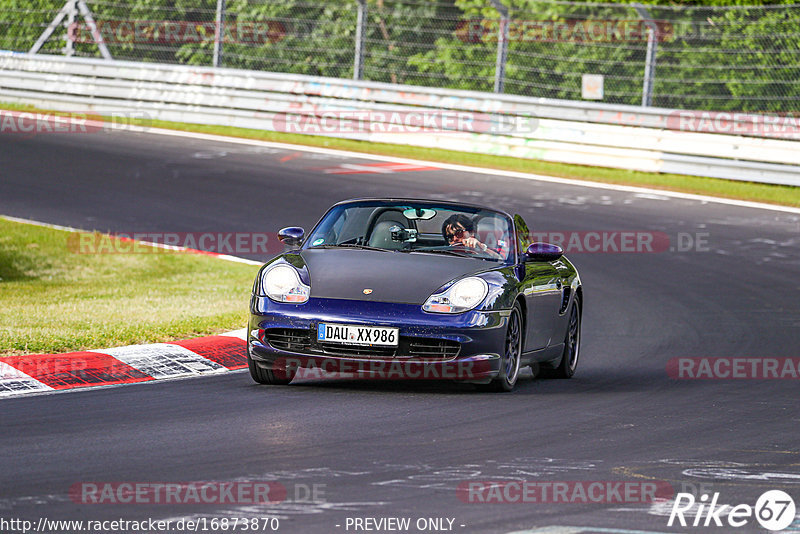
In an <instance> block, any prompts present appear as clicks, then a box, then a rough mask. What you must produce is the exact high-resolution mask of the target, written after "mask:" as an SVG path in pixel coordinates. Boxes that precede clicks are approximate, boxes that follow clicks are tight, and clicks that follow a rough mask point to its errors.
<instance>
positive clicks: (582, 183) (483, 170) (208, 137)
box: [113, 125, 800, 214]
mask: <svg viewBox="0 0 800 534" xmlns="http://www.w3.org/2000/svg"><path fill="white" fill-rule="evenodd" d="M113 128H114V129H119V130H124V131H128V132H137V133H152V134H156V135H169V136H173V137H186V138H189V139H200V140H205V141H217V142H221V143H233V144H240V145H250V146H262V147H269V148H280V149H286V150H295V151H300V152H313V153H317V154H329V155H337V156H346V157H354V158H361V159H369V160H375V161H389V162H395V163H408V164H413V165H423V166H429V167H437V168H439V169H447V170H452V171H460V172H469V173H474V174H495V175H498V176H506V177H510V178H522V179H525V180H537V181H541V182H551V183H557V184H564V185H573V186H577V187H591V188H595V189H606V190H611V191H623V192H627V193H646V194H655V195H661V196H665V197H669V198H677V199H683V200H695V201H699V202H714V203H717V204H726V205H729V206H737V207H742V208H755V209H764V210H772V211H780V212H784V213H794V214H800V208H795V207H792V206H780V205H776V204H765V203H763V202H754V201H750V200H735V199H730V198H722V197H714V196H707V195H697V194H693V193H681V192H678V191H668V190H664V189H651V188H647V187H638V186H632V185H619V184H607V183H603V182H590V181H586V180H575V179H571V178H559V177H556V176H546V175H543V174H532V173H525V172H518V171H504V170H498V169H491V168H487V167H471V166H468V165H457V164H453V163H440V162H437V161H426V160H418V159H408V158H398V157H394V156H381V155H376V154H367V153H364V152H353V151H349V150H337V149H333V148H322V147H313V146H308V145H293V144H290V143H278V142H274V141H260V140H257V139H246V138H240V137H229V136H224V135H215V134H205V133H198V132H186V131H182V130H169V129H165V128H145V127H139V128H137V129H132V128H131V127H130V126H124V127H123V126H119V125H114V126H113Z"/></svg>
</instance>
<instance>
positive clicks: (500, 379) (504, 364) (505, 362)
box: [485, 303, 522, 391]
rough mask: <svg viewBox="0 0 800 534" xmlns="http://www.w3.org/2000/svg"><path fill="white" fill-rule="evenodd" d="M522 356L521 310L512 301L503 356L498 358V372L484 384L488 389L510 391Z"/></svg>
mask: <svg viewBox="0 0 800 534" xmlns="http://www.w3.org/2000/svg"><path fill="white" fill-rule="evenodd" d="M521 356H522V310H521V309H520V306H519V303H514V308H512V310H511V315H509V316H508V326H507V327H506V339H505V344H504V350H503V356H502V358H500V374H499V375H498V376H497V378H495V379H494V380H492V381H491V382H490V383H489V384H487V385H486V388H485V389H488V390H490V391H511V390H512V389H514V385H515V384H516V383H517V378H518V377H519V362H520V357H521Z"/></svg>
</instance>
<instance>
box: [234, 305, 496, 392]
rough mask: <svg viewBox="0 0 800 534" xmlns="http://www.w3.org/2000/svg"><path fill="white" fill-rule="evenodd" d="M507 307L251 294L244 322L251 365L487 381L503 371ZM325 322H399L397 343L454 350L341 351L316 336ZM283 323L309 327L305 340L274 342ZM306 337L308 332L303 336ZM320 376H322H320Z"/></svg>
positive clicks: (392, 324) (290, 370)
mask: <svg viewBox="0 0 800 534" xmlns="http://www.w3.org/2000/svg"><path fill="white" fill-rule="evenodd" d="M509 313H510V312H509V311H479V310H472V311H469V312H465V313H462V314H453V315H449V314H435V313H428V312H424V311H423V310H422V309H421V307H420V306H418V305H414V304H396V303H386V302H369V301H354V300H341V299H321V298H311V299H309V301H308V302H306V303H305V304H288V303H276V302H273V301H271V300H270V299H268V298H266V297H253V298H252V300H251V306H250V321H249V328H248V332H249V334H248V355H249V357H250V358H251V359H252V360H253V362H254V364H255V365H258V366H259V367H261V368H264V369H270V370H272V371H273V372H276V373H282V372H286V373H288V374H290V375H293V374H294V373H293V371H295V370H297V369H299V368H305V369H314V370H318V371H324V372H325V373H344V374H347V375H349V376H352V375H355V376H360V377H372V378H385V379H403V378H407V379H426V378H427V379H454V380H462V381H467V382H476V383H485V382H488V381H490V380H491V379H493V378H495V377H496V376H497V375H498V373H499V372H500V353H501V351H502V350H503V349H504V346H505V326H506V322H507V317H508V315H509ZM322 322H326V323H328V322H330V323H338V324H351V325H365V326H387V327H396V328H399V334H400V345H401V347H407V346H408V344H409V343H410V342H423V341H424V342H433V343H435V342H437V340H438V341H440V342H441V343H446V344H448V345H450V346H451V347H456V346H457V353H455V354H454V355H453V354H446V355H444V354H442V355H439V356H431V355H427V356H425V357H421V356H419V355H414V354H408V353H404V352H403V349H402V348H398V349H397V352H396V353H395V354H390V355H387V353H386V350H385V349H384V350H382V349H381V348H376V349H375V352H374V353H372V352H371V349H370V348H364V347H360V349H361V348H364V349H365V350H358V351H356V352H358V354H340V353H337V351H336V348H335V347H334V348H333V349H331V347H330V346H328V347H323V346H322V345H321V344H320V343H318V342H317V340H316V330H317V325H318V324H319V323H322ZM276 329H287V331H288V330H291V331H293V332H299V333H301V334H302V333H303V332H307V333H308V336H309V337H308V343H307V344H306V343H305V342H304V343H302V344H301V346H300V345H298V344H294V345H289V346H288V347H289V348H288V350H287V348H286V347H283V348H279V347H276V346H274V342H273V344H271V343H270V340H271V339H273V338H272V337H270V335H269V334H270V332H275V331H276ZM304 339H305V338H304ZM321 376H322V375H321Z"/></svg>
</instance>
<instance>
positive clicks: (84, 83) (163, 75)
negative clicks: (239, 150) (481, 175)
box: [0, 53, 800, 186]
mask: <svg viewBox="0 0 800 534" xmlns="http://www.w3.org/2000/svg"><path fill="white" fill-rule="evenodd" d="M0 101H5V102H17V103H28V104H33V105H36V106H39V107H43V108H50V109H58V110H60V111H81V112H88V111H91V112H97V113H99V114H112V113H115V112H116V113H130V112H142V113H145V114H147V116H148V117H150V118H155V119H161V120H167V121H182V122H189V123H199V124H215V125H225V126H238V127H244V128H256V129H262V130H277V131H289V132H298V133H313V134H315V135H329V136H334V137H344V138H350V139H361V140H365V141H372V142H384V143H398V144H408V145H416V146H426V147H437V148H444V149H452V150H458V151H465V152H477V153H485V154H498V155H508V156H514V157H520V158H531V159H541V160H546V161H554V162H563V163H577V164H583V165H593V166H602V167H613V168H622V169H631V170H641V171H649V172H663V173H675V174H687V175H696V176H708V177H716V178H727V179H734V180H746V181H754V182H764V183H773V184H786V185H795V186H797V185H800V121H798V120H796V119H793V118H792V117H784V118H781V117H767V116H759V115H752V114H735V113H728V114H724V113H719V112H716V113H710V112H709V113H705V112H691V111H679V110H669V109H660V108H640V107H635V106H621V105H609V104H599V103H586V102H579V101H566V100H552V99H544V98H530V97H520V96H509V95H498V94H492V93H479V92H471V91H456V90H448V89H436V88H426V87H416V86H398V85H392V84H383V83H374V82H362V81H352V80H344V79H335V78H320V77H312V76H303V75H291V74H282V73H268V72H257V71H245V70H239V69H218V68H217V69H214V68H204V67H193V66H186V65H164V64H154V63H136V62H124V61H114V62H109V61H103V60H94V59H85V58H64V57H61V56H45V55H30V54H18V53H9V54H4V55H0ZM704 113H705V114H704ZM793 120H794V122H793ZM426 121H427V122H426ZM697 130H699V131H697ZM711 132H715V133H711ZM720 132H723V133H720Z"/></svg>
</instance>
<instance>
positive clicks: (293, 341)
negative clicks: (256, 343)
mask: <svg viewBox="0 0 800 534" xmlns="http://www.w3.org/2000/svg"><path fill="white" fill-rule="evenodd" d="M264 337H265V338H266V340H267V343H269V344H270V345H272V346H273V347H275V348H276V349H278V350H285V351H288V352H307V351H308V348H309V346H310V345H311V332H310V331H309V330H304V329H301V328H270V329H269V330H266V331H265V332H264Z"/></svg>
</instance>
